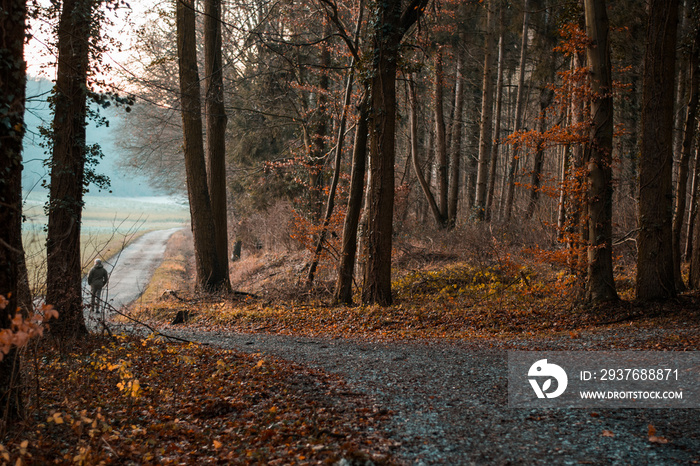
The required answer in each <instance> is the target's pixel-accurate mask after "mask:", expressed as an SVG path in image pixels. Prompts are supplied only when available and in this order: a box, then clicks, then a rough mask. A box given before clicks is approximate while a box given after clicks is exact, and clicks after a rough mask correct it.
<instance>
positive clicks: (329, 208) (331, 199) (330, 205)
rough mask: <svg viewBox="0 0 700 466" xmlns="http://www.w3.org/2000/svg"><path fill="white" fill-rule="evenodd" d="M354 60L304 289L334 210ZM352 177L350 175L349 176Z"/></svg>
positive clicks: (313, 274)
mask: <svg viewBox="0 0 700 466" xmlns="http://www.w3.org/2000/svg"><path fill="white" fill-rule="evenodd" d="M354 68H355V59H354V58H353V59H352V61H351V63H350V71H349V73H348V78H347V83H346V85H345V97H344V99H343V109H342V114H341V116H340V124H339V125H338V138H337V139H336V145H335V162H334V166H333V179H332V180H331V185H330V189H329V191H328V201H327V202H326V213H325V214H324V216H323V224H322V225H321V232H320V233H319V235H318V238H317V239H316V248H315V250H314V256H313V259H312V260H311V264H310V265H309V273H308V274H307V275H306V287H307V288H311V286H312V285H313V282H314V276H315V275H316V269H317V268H318V262H319V261H320V259H321V252H322V251H323V244H324V243H325V241H326V236H327V234H328V226H329V225H330V223H331V216H332V215H333V209H335V193H336V191H337V189H338V181H339V180H340V162H341V161H342V155H343V141H344V136H345V122H346V120H347V110H348V107H350V101H351V99H352V87H353V81H354V77H355V73H354ZM351 176H352V175H351Z"/></svg>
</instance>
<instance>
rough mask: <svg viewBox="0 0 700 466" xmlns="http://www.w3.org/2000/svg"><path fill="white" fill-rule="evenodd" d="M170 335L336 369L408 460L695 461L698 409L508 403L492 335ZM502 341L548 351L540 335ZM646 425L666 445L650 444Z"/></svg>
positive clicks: (584, 342) (501, 356)
mask: <svg viewBox="0 0 700 466" xmlns="http://www.w3.org/2000/svg"><path fill="white" fill-rule="evenodd" d="M170 333H173V332H170ZM176 334H177V335H178V336H180V337H185V338H188V339H190V340H193V341H199V342H202V343H207V344H212V345H215V346H220V347H225V348H230V349H236V350H239V351H244V352H249V353H264V354H270V355H273V356H275V357H280V358H283V359H287V360H291V361H294V362H297V363H301V364H304V365H307V366H310V367H314V368H318V369H322V370H324V371H327V372H330V373H334V374H338V375H340V376H342V377H343V378H344V379H345V380H346V381H347V383H348V385H349V387H351V389H352V390H354V391H356V392H358V393H362V394H363V395H365V396H367V397H369V398H371V399H372V400H373V403H375V404H377V405H379V407H381V408H384V409H387V410H390V411H391V412H392V413H393V416H391V417H390V420H389V421H387V423H386V425H384V426H383V428H384V431H385V434H386V436H388V437H389V438H390V439H391V440H392V441H393V442H394V444H395V450H394V454H395V455H396V457H397V458H398V460H399V461H401V462H403V463H405V464H417V465H420V464H425V465H428V464H465V465H467V464H476V465H482V464H613V465H617V464H619V465H627V464H629V465H666V464H669V465H675V464H698V463H700V417H699V416H698V415H699V414H700V410H698V409H617V410H610V409H592V408H591V409H582V408H578V409H535V410H533V409H514V408H509V407H508V386H507V351H506V348H505V347H504V345H503V344H501V343H498V342H494V341H487V340H479V341H472V342H460V343H448V342H433V341H422V342H409V343H406V342H372V341H359V340H353V339H344V338H336V339H325V338H308V337H295V336H288V335H271V334H238V333H226V332H218V333H217V332H201V331H197V332H192V331H177V332H176ZM607 337H610V338H612V337H613V335H607V336H606V335H605V334H604V333H602V334H601V333H598V334H596V335H589V336H584V337H582V338H580V339H577V340H571V341H566V342H565V343H558V342H557V341H556V340H553V341H549V342H546V344H545V345H544V346H546V349H606V348H605V346H606V340H607V341H609V340H608V338H607ZM647 337H648V338H654V337H655V335H654V334H653V332H651V333H650V334H649V335H647ZM572 341H573V346H574V347H572ZM508 345H509V348H511V349H529V348H532V347H534V346H537V347H538V349H545V348H543V347H542V346H543V344H542V341H541V340H540V341H538V342H533V341H528V340H520V341H518V342H515V343H513V342H510V343H508ZM649 424H651V425H653V426H654V427H655V429H656V435H657V436H659V437H663V438H665V439H668V440H669V442H668V443H654V442H650V441H649V434H648V429H649V427H648V426H649Z"/></svg>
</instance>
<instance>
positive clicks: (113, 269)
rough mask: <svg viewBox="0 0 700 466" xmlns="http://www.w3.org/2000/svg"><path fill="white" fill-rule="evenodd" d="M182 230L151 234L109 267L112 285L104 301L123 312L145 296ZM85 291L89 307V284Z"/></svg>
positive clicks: (121, 254)
mask: <svg viewBox="0 0 700 466" xmlns="http://www.w3.org/2000/svg"><path fill="white" fill-rule="evenodd" d="M178 230H180V228H171V229H169V230H157V231H151V232H148V233H146V234H144V235H143V236H141V237H140V238H138V239H137V240H135V241H134V242H133V243H131V244H130V245H129V246H127V247H126V248H124V249H123V250H122V252H121V253H120V254H119V255H117V256H115V257H114V258H113V259H112V260H111V261H110V263H107V264H106V266H107V270H108V271H109V272H110V275H109V283H108V285H107V287H106V288H105V289H103V290H102V299H104V300H106V301H107V302H108V303H109V304H111V305H112V306H113V307H115V308H116V309H121V308H122V307H123V306H126V305H127V304H129V303H131V302H132V301H134V300H136V299H137V298H138V297H139V296H141V293H143V291H144V290H145V289H146V286H148V282H149V281H150V280H151V277H152V276H153V272H154V271H155V270H156V268H157V267H158V265H160V263H161V261H162V260H163V253H164V252H165V246H166V244H167V243H168V239H169V238H170V236H172V234H173V233H175V232H176V231H178ZM83 289H84V290H86V293H87V296H86V300H87V302H88V303H89V302H90V288H89V287H88V286H87V283H83Z"/></svg>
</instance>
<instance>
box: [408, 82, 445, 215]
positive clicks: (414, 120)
mask: <svg viewBox="0 0 700 466" xmlns="http://www.w3.org/2000/svg"><path fill="white" fill-rule="evenodd" d="M417 109H418V102H417V99H416V88H415V84H414V81H413V77H412V76H411V77H409V79H408V119H409V131H410V136H411V138H410V139H411V161H412V163H413V170H414V171H415V172H416V178H418V184H420V187H421V190H422V191H423V194H424V195H425V199H426V200H427V201H428V206H429V207H430V212H431V213H432V214H433V218H434V219H435V222H436V223H437V224H438V225H440V226H442V225H443V224H444V219H443V218H442V216H441V214H440V208H439V207H438V205H437V202H435V196H433V193H432V191H430V184H429V183H428V180H426V179H425V175H424V174H423V169H422V168H421V166H420V162H419V161H418V115H417Z"/></svg>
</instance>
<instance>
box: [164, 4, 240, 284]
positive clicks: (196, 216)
mask: <svg viewBox="0 0 700 466" xmlns="http://www.w3.org/2000/svg"><path fill="white" fill-rule="evenodd" d="M176 13H177V53H178V65H179V71H180V96H181V100H182V130H183V137H184V153H185V171H186V174H187V193H188V197H189V201H190V218H191V220H192V236H193V238H194V250H195V266H196V270H197V287H198V288H200V289H202V290H203V291H217V290H219V289H221V288H222V287H224V286H225V284H226V283H227V280H228V274H227V273H224V267H223V265H222V264H220V261H219V255H218V252H217V249H216V232H215V228H214V221H213V217H212V208H211V199H210V197H209V190H208V183H207V171H206V164H205V160H204V145H203V141H202V106H201V99H200V90H199V73H198V70H197V48H196V44H195V37H196V33H195V10H194V0H178V2H177V11H176Z"/></svg>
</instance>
